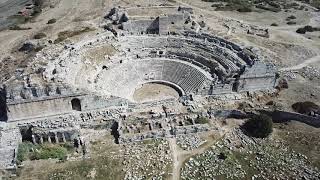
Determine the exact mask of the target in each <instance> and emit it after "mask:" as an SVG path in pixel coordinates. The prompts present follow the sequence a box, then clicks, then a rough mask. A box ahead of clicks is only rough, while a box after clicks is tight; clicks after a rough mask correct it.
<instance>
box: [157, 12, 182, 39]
mask: <svg viewBox="0 0 320 180" xmlns="http://www.w3.org/2000/svg"><path fill="white" fill-rule="evenodd" d="M184 21H185V17H184V14H170V15H167V16H160V17H159V34H162V35H167V34H168V32H177V30H181V29H182V27H183V23H184Z"/></svg>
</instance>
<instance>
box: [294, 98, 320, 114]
mask: <svg viewBox="0 0 320 180" xmlns="http://www.w3.org/2000/svg"><path fill="white" fill-rule="evenodd" d="M291 107H292V109H293V110H294V111H295V112H298V113H301V114H310V113H311V112H317V111H320V107H319V106H318V105H317V104H315V103H314V102H310V101H305V102H297V103H294V104H293V105H292V106H291Z"/></svg>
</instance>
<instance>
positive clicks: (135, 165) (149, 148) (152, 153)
mask: <svg viewBox="0 0 320 180" xmlns="http://www.w3.org/2000/svg"><path fill="white" fill-rule="evenodd" d="M122 164H123V166H124V168H123V171H124V172H125V179H126V180H138V179H164V177H165V176H168V169H170V166H171V164H172V157H171V152H170V147H169V143H168V142H167V141H164V140H161V139H155V140H145V141H143V142H137V143H130V144H124V145H123V162H122Z"/></svg>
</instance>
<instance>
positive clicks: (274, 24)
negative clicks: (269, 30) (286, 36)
mask: <svg viewBox="0 0 320 180" xmlns="http://www.w3.org/2000/svg"><path fill="white" fill-rule="evenodd" d="M270 26H279V25H278V24H277V23H272V24H271V25H270Z"/></svg>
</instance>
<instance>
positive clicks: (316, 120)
mask: <svg viewBox="0 0 320 180" xmlns="http://www.w3.org/2000/svg"><path fill="white" fill-rule="evenodd" d="M272 119H273V120H274V121H277V122H279V121H280V122H282V121H290V120H295V121H299V122H302V123H306V124H308V125H311V126H314V127H317V128H319V127H320V116H317V117H313V116H307V115H304V114H300V113H294V112H286V111H275V112H273V114H272Z"/></svg>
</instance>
